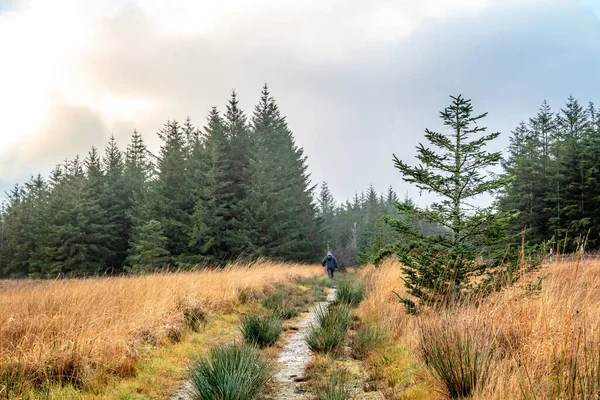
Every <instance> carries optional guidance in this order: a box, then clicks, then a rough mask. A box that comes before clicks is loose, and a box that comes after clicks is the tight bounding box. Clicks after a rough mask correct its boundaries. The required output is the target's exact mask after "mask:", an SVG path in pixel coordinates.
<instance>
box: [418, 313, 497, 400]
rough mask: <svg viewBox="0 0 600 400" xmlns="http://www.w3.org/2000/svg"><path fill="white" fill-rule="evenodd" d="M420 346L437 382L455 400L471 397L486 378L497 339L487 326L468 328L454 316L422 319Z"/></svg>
mask: <svg viewBox="0 0 600 400" xmlns="http://www.w3.org/2000/svg"><path fill="white" fill-rule="evenodd" d="M419 347H420V351H421V356H422V357H423V360H424V361H425V364H426V365H427V366H428V367H429V368H430V369H431V371H432V373H433V375H434V376H435V378H436V380H437V382H438V385H439V386H441V387H443V388H444V393H445V394H446V395H447V396H448V397H450V398H452V399H463V398H468V397H471V396H472V395H473V394H475V392H476V390H477V389H480V388H481V387H482V386H483V385H484V384H485V383H486V381H487V379H488V378H489V375H490V371H491V368H492V366H493V364H494V361H495V346H494V338H493V336H492V335H491V334H489V332H488V331H487V330H486V329H485V328H484V327H477V328H476V329H471V327H465V326H464V325H461V324H457V323H456V319H454V318H452V317H442V318H440V319H437V320H429V321H426V322H423V323H422V325H421V326H420V329H419Z"/></svg>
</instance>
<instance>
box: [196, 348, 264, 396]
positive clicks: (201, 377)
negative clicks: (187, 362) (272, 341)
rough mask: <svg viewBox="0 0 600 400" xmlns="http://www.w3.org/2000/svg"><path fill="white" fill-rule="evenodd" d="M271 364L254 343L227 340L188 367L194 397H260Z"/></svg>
mask: <svg viewBox="0 0 600 400" xmlns="http://www.w3.org/2000/svg"><path fill="white" fill-rule="evenodd" d="M272 372H273V365H272V364H271V362H270V361H268V360H267V359H265V358H264V356H263V355H261V354H260V352H259V351H258V350H257V348H256V347H253V346H250V345H247V344H231V345H223V346H218V347H215V348H214V349H213V350H212V351H211V352H210V355H209V356H208V357H206V358H201V359H199V360H197V361H196V362H195V363H194V364H193V365H192V367H191V370H190V380H191V382H192V385H193V388H194V389H193V394H194V398H196V399H199V400H252V399H263V398H264V397H263V396H264V392H265V389H266V386H267V383H268V382H269V379H270V378H271V375H272Z"/></svg>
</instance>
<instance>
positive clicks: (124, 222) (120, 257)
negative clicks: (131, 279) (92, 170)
mask: <svg viewBox="0 0 600 400" xmlns="http://www.w3.org/2000/svg"><path fill="white" fill-rule="evenodd" d="M103 164H104V171H105V177H104V187H103V190H102V200H101V203H102V208H103V209H104V212H105V213H106V223H105V228H106V229H107V230H108V235H109V237H108V247H109V248H110V249H111V250H112V253H113V254H112V255H111V257H110V258H108V259H107V260H106V267H107V268H111V269H112V271H113V272H114V273H119V272H121V271H122V270H123V265H124V263H125V258H126V257H127V250H128V248H129V245H128V242H129V239H130V236H131V230H132V227H133V220H132V207H133V205H132V200H133V199H132V194H131V191H130V190H131V189H130V187H129V185H128V183H129V182H128V181H127V178H126V176H125V163H124V160H123V153H122V152H121V150H120V149H119V147H118V146H117V142H116V140H115V138H114V136H111V138H110V140H109V142H108V145H107V146H106V149H105V155H104V159H103Z"/></svg>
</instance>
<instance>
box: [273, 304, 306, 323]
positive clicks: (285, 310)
mask: <svg viewBox="0 0 600 400" xmlns="http://www.w3.org/2000/svg"><path fill="white" fill-rule="evenodd" d="M273 314H274V315H276V316H277V317H278V318H280V319H283V320H286V319H290V318H294V317H297V316H298V315H299V314H300V310H299V308H298V307H297V306H296V305H295V304H294V303H292V302H291V301H287V300H284V301H282V302H281V303H280V304H279V305H277V306H276V307H275V309H274V310H273Z"/></svg>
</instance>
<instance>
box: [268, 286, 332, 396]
mask: <svg viewBox="0 0 600 400" xmlns="http://www.w3.org/2000/svg"><path fill="white" fill-rule="evenodd" d="M335 296H336V291H335V289H330V290H329V292H328V293H327V299H326V301H323V302H320V303H319V306H322V307H328V306H329V304H331V303H332V302H333V301H334V300H335ZM315 319H316V313H315V309H313V310H312V311H311V312H310V313H309V314H308V315H307V316H306V317H304V318H303V319H302V320H301V321H300V322H299V323H298V324H297V326H298V331H296V332H295V333H294V334H293V335H291V336H290V337H289V338H288V339H287V342H286V344H285V346H284V347H283V349H282V350H281V352H280V353H279V357H278V359H277V367H276V368H277V372H276V373H275V375H274V377H273V380H274V382H275V387H276V388H277V392H276V393H277V394H276V395H275V396H273V400H300V399H309V398H310V397H311V396H310V395H309V394H305V393H302V392H301V391H299V390H298V384H299V380H300V379H301V378H302V376H303V375H304V370H305V369H306V365H307V364H308V362H309V361H310V360H311V359H312V357H313V355H312V352H311V351H310V349H309V348H308V345H307V344H306V340H305V338H306V335H307V333H308V331H309V329H310V326H311V324H312V323H313V322H314V321H315Z"/></svg>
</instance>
